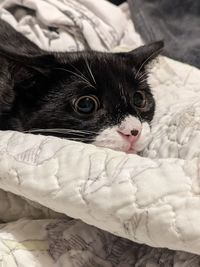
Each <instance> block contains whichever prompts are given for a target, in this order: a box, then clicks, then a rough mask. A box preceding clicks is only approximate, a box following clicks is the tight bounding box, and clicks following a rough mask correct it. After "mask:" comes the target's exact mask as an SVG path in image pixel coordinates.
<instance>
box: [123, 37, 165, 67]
mask: <svg viewBox="0 0 200 267" xmlns="http://www.w3.org/2000/svg"><path fill="white" fill-rule="evenodd" d="M163 47H164V42H163V41H157V42H154V43H151V44H147V45H144V46H140V47H138V48H136V49H134V50H132V51H130V52H127V53H123V56H124V57H125V58H126V60H127V61H128V62H129V63H130V64H131V65H132V66H134V67H136V68H141V69H142V68H143V67H145V66H146V65H148V63H149V62H151V61H152V60H153V59H155V58H156V57H157V56H158V55H159V54H160V53H161V51H162V49H163Z"/></svg>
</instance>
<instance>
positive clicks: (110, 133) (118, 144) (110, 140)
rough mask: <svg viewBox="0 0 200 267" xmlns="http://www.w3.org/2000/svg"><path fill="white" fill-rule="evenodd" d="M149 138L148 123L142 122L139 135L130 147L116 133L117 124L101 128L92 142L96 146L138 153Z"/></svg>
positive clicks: (147, 142) (144, 146)
mask: <svg viewBox="0 0 200 267" xmlns="http://www.w3.org/2000/svg"><path fill="white" fill-rule="evenodd" d="M150 140H151V132H150V127H149V124H148V123H146V122H144V123H142V132H141V134H140V137H139V138H138V140H137V141H136V142H135V144H134V145H133V147H131V148H130V146H129V144H128V143H127V142H126V141H125V140H124V139H123V138H122V137H121V136H120V135H119V134H118V132H117V126H113V127H110V128H107V129H105V130H103V131H102V132H101V133H100V134H99V135H98V136H97V137H96V139H95V141H94V142H93V144H94V145H95V146H98V147H104V148H110V149H113V150H117V151H123V152H126V153H138V152H140V151H142V150H144V149H145V148H146V147H147V145H148V144H149V142H150Z"/></svg>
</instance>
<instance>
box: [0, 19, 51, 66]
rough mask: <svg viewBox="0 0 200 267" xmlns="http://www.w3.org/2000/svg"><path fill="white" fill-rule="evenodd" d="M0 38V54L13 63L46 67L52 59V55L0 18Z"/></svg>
mask: <svg viewBox="0 0 200 267" xmlns="http://www.w3.org/2000/svg"><path fill="white" fill-rule="evenodd" d="M0 40H1V42H0V56H3V57H5V58H7V59H8V60H10V61H11V62H12V63H13V64H15V65H17V64H18V65H21V66H22V65H23V66H28V67H30V68H35V69H36V68H38V69H40V68H45V67H48V65H49V64H51V63H52V61H53V60H54V57H53V55H51V54H50V53H47V52H45V51H43V50H42V49H40V48H39V47H38V46H37V45H35V44H34V43H33V42H31V41H30V40H29V39H27V38H26V37H25V36H23V35H22V34H21V33H19V32H17V31H16V30H15V29H14V28H13V27H11V26H10V25H9V24H8V23H7V22H5V21H3V20H0Z"/></svg>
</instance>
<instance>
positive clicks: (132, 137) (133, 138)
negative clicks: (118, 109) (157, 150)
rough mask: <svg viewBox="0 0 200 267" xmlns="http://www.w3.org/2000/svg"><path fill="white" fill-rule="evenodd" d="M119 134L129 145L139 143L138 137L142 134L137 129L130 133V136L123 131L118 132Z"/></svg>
mask: <svg viewBox="0 0 200 267" xmlns="http://www.w3.org/2000/svg"><path fill="white" fill-rule="evenodd" d="M118 133H119V134H120V135H121V136H122V137H123V138H124V139H126V140H127V141H128V142H129V143H131V144H134V143H135V142H136V141H137V139H138V136H139V134H140V131H139V130H137V129H133V130H131V131H130V133H129V134H127V133H123V131H120V130H118Z"/></svg>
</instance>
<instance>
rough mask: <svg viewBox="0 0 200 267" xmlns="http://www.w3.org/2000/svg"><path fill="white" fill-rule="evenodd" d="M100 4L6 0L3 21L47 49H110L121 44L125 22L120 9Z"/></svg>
mask: <svg viewBox="0 0 200 267" xmlns="http://www.w3.org/2000/svg"><path fill="white" fill-rule="evenodd" d="M100 1H101V4H100V5H99V1H92V0H37V1H35V0H23V1H21V0H5V1H3V2H2V4H1V5H0V8H1V11H0V18H2V19H4V20H6V21H7V22H9V23H10V24H11V25H12V26H13V27H15V28H16V30H18V31H20V32H21V33H23V34H24V35H26V36H27V38H29V39H30V40H32V41H33V42H35V43H36V44H37V45H38V46H40V47H42V48H43V49H45V50H56V51H65V50H71V51H72V50H75V51H77V50H83V49H96V50H110V49H112V48H113V47H115V46H116V45H118V44H119V42H120V40H121V38H122V36H123V32H124V29H125V25H126V19H125V16H124V14H123V13H122V12H121V10H120V9H119V8H118V7H116V6H114V5H113V4H111V3H109V2H107V1H105V0H100ZM110 14H112V16H110Z"/></svg>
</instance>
